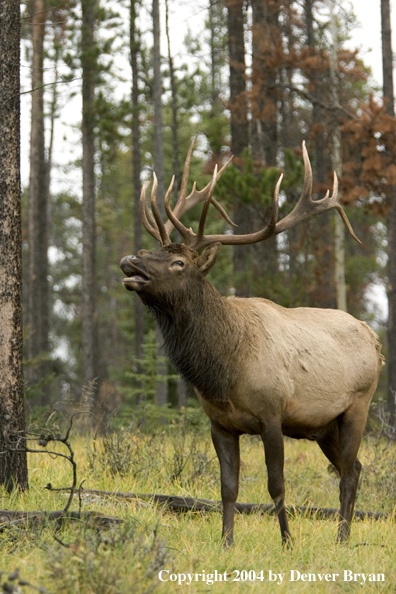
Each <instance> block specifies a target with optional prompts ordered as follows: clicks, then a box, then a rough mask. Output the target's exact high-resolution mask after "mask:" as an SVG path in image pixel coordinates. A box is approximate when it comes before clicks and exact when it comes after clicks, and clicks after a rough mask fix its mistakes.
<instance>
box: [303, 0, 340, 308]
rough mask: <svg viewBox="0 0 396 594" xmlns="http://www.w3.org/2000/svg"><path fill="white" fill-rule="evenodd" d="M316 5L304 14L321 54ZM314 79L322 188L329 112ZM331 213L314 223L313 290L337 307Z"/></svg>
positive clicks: (308, 0) (322, 303) (314, 76)
mask: <svg viewBox="0 0 396 594" xmlns="http://www.w3.org/2000/svg"><path fill="white" fill-rule="evenodd" d="M313 5H314V0H305V3H304V15H305V23H306V31H307V45H308V47H309V48H310V49H311V52H312V54H313V55H315V54H316V55H318V52H320V50H318V49H317V43H316V40H315V34H314V26H313V22H314V16H313ZM310 78H311V81H312V86H313V88H312V92H311V94H312V97H313V101H312V127H311V128H312V131H313V132H312V135H313V141H314V155H315V159H314V168H315V179H316V180H317V182H318V184H319V187H320V188H321V187H322V186H324V185H325V182H326V171H327V165H326V155H325V146H326V139H325V135H324V128H325V121H324V118H325V114H324V113H323V108H322V107H321V106H320V104H319V101H320V100H321V99H323V98H322V97H321V94H322V91H321V77H320V74H319V73H318V72H316V71H315V70H312V72H310ZM330 220H331V219H330V214H329V213H324V214H323V216H321V217H317V219H316V220H315V221H313V222H312V227H313V229H314V233H315V235H314V247H315V248H316V250H319V251H320V258H317V264H316V270H315V277H316V288H315V291H314V292H313V300H314V304H315V306H316V307H326V308H335V307H336V299H335V291H334V284H335V283H334V262H333V250H332V241H331V233H330Z"/></svg>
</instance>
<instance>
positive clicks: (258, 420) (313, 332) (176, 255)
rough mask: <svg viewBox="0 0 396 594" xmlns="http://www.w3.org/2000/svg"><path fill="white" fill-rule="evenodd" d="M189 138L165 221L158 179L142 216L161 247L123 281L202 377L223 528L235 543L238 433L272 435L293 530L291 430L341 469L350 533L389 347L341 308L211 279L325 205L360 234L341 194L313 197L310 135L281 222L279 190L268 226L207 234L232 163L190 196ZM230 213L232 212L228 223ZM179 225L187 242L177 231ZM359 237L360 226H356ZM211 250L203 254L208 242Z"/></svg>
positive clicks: (269, 448)
mask: <svg viewBox="0 0 396 594" xmlns="http://www.w3.org/2000/svg"><path fill="white" fill-rule="evenodd" d="M192 150H193V144H192V145H191V147H190V151H189V154H188V157H187V159H186V165H185V168H184V174H183V180H182V187H181V191H180V198H179V200H178V203H177V204H176V206H175V208H174V210H173V211H172V210H171V209H170V207H169V196H170V194H171V191H172V184H171V186H170V188H169V190H168V192H167V195H166V196H165V207H166V212H167V215H168V218H169V220H168V222H167V223H166V225H165V224H164V223H163V221H162V220H161V217H160V215H159V212H158V207H157V203H156V180H155V176H154V185H153V190H152V195H151V205H152V214H151V212H150V211H149V209H148V206H147V203H146V198H145V194H146V190H147V185H148V184H145V186H144V187H143V190H142V196H141V218H142V221H143V224H144V225H145V227H146V229H147V230H148V231H149V233H151V235H153V236H154V237H155V238H156V239H157V240H158V241H159V242H160V243H161V244H162V247H160V249H158V251H156V252H155V253H151V252H148V251H145V250H142V251H140V252H139V254H138V255H135V256H126V257H125V258H123V259H122V260H121V264H120V265H121V268H122V270H123V272H124V274H125V275H126V277H127V278H125V279H124V281H123V283H124V286H125V287H126V288H127V289H128V290H130V291H136V292H137V293H138V295H139V297H140V298H141V299H142V301H143V303H144V304H145V305H146V306H147V307H148V308H149V309H150V310H151V311H152V312H153V314H154V316H155V318H156V320H157V322H158V324H159V326H160V329H161V332H162V335H163V338H164V344H165V348H166V350H167V353H168V355H169V357H170V359H171V360H172V362H173V363H174V365H175V366H176V368H177V369H178V371H179V373H180V374H181V375H182V377H183V378H184V379H185V380H186V381H187V382H189V383H190V384H192V385H193V386H194V388H195V391H196V393H197V395H198V398H199V400H200V402H201V404H202V406H203V408H204V410H205V412H206V413H207V415H208V416H209V418H210V421H211V431H212V439H213V443H214V447H215V449H216V452H217V456H218V458H219V462H220V470H221V498H222V502H223V537H224V539H225V543H226V544H227V545H230V544H232V542H233V530H234V506H235V502H236V500H237V495H238V482H239V466H240V454H239V437H240V435H241V434H244V433H247V434H250V435H260V436H261V438H262V440H263V443H264V451H265V462H266V466H267V473H268V490H269V493H270V495H271V497H272V499H273V501H274V504H275V507H276V512H277V514H278V518H279V524H280V530H281V535H282V541H283V542H284V543H287V542H289V540H290V538H291V535H290V531H289V526H288V520H287V516H286V510H285V503H284V500H285V488H284V477H283V464H284V449H283V435H287V436H290V437H294V438H297V439H300V438H305V439H310V440H314V441H316V442H317V443H318V445H319V447H320V448H321V449H322V451H323V453H324V454H325V456H326V457H327V458H328V459H329V460H330V462H331V463H332V464H333V465H334V466H335V468H336V469H337V470H338V472H339V475H340V503H341V506H340V523H339V528H338V540H339V541H344V540H347V539H348V538H349V533H350V523H351V520H352V515H353V508H354V503H355V497H356V490H357V485H358V480H359V474H360V470H361V464H360V462H359V460H358V459H357V454H358V450H359V447H360V443H361V439H362V435H363V431H364V428H365V424H366V420H367V414H368V409H369V405H370V401H371V398H372V396H373V394H374V392H375V389H376V386H377V382H378V378H379V374H380V369H381V365H382V356H381V354H380V344H379V343H378V341H377V339H376V336H375V334H374V333H373V332H372V331H371V330H370V328H369V327H368V326H367V325H366V324H364V323H363V322H360V321H358V320H356V319H355V318H353V317H352V316H350V315H348V314H347V313H344V312H342V311H337V310H331V309H314V308H295V309H285V308H283V307H281V306H279V305H276V304H275V303H272V302H271V301H268V300H266V299H256V298H246V299H244V298H224V297H222V296H221V295H220V294H219V293H218V292H217V291H216V289H215V288H214V287H213V286H212V285H211V284H210V283H209V282H208V281H207V279H206V278H205V276H206V274H207V273H208V271H209V270H210V269H211V267H212V266H213V265H214V263H215V261H216V257H217V254H218V252H219V250H220V248H221V245H222V244H228V245H230V244H248V243H253V242H257V241H262V240H264V239H266V238H267V237H269V236H271V235H273V234H277V233H280V232H282V231H284V230H286V229H288V228H290V227H292V226H293V225H295V224H297V223H298V222H299V221H301V220H303V219H305V218H307V217H309V216H311V215H313V214H316V213H319V212H324V211H326V210H329V209H331V208H336V209H337V210H338V211H339V212H340V214H341V216H342V218H343V220H344V222H345V224H346V226H347V228H348V230H349V231H350V233H351V234H352V235H353V236H354V234H353V231H352V228H351V227H350V224H349V221H348V219H347V218H346V215H345V213H344V211H343V210H342V208H341V206H340V204H339V203H338V202H337V179H336V177H335V178H334V192H333V195H332V196H331V197H329V196H328V195H326V197H325V198H323V199H322V200H317V201H313V200H312V195H311V193H312V172H311V167H310V163H309V159H308V155H307V152H306V149H305V146H304V145H303V156H304V164H305V178H304V188H303V192H302V195H301V197H300V200H299V202H298V203H297V205H296V207H295V208H294V210H293V211H292V213H290V214H289V215H287V216H286V217H285V218H284V219H282V220H281V221H280V222H278V221H277V216H278V194H279V187H280V181H281V180H279V182H278V184H277V188H276V191H275V196H274V205H273V213H272V218H271V221H270V223H269V224H268V225H267V227H266V228H265V229H263V230H262V231H259V232H257V233H252V234H250V235H215V236H205V235H204V225H205V219H206V214H207V211H208V208H209V204H210V203H212V204H214V205H215V206H216V208H217V209H218V210H219V211H220V212H221V213H222V215H223V216H224V217H225V218H227V220H228V221H229V219H228V217H227V215H226V213H225V212H224V211H223V209H222V207H221V206H220V205H219V204H218V203H217V202H216V201H215V200H214V198H213V190H214V186H215V183H216V181H217V179H218V178H219V176H220V175H221V173H222V170H223V169H224V168H225V167H226V166H227V165H228V163H227V164H226V165H225V166H224V167H223V168H222V170H220V172H219V173H217V170H215V173H214V176H213V180H212V182H211V183H210V184H208V186H207V187H206V188H205V189H204V190H202V191H201V192H198V191H197V190H196V188H195V185H194V187H193V191H192V193H191V194H190V196H188V197H186V188H187V178H188V169H189V162H190V158H191V154H192ZM200 201H204V206H203V210H202V215H201V220H200V223H199V228H198V232H197V234H196V235H195V234H194V233H193V232H192V230H191V229H187V228H186V227H184V225H182V223H181V222H180V221H179V218H180V216H181V215H182V214H183V212H185V211H186V210H187V209H189V208H191V207H192V206H194V205H195V204H197V203H198V202H200ZM229 222H230V221H229ZM173 226H174V227H176V228H177V229H178V231H179V232H180V233H181V235H182V237H183V238H184V242H185V243H183V244H175V243H172V242H171V240H170V238H169V236H170V232H171V230H172V228H173ZM354 237H355V236H354ZM202 248H205V249H204V250H203V252H202V253H201V254H199V251H200V250H201V249H202Z"/></svg>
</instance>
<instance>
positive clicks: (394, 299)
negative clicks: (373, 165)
mask: <svg viewBox="0 0 396 594" xmlns="http://www.w3.org/2000/svg"><path fill="white" fill-rule="evenodd" d="M381 32H382V76H383V94H384V99H385V100H386V101H387V103H386V111H387V113H388V114H389V115H391V116H392V117H395V96H394V89H393V54H392V30H391V20H390V2H389V0H381ZM387 226H388V308H389V318H388V398H387V408H388V412H389V413H390V423H391V424H392V425H393V426H396V187H393V188H392V197H391V203H390V211H389V213H388V217H387Z"/></svg>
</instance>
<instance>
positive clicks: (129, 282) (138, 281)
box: [122, 270, 150, 291]
mask: <svg viewBox="0 0 396 594" xmlns="http://www.w3.org/2000/svg"><path fill="white" fill-rule="evenodd" d="M124 272H125V274H127V278H124V280H123V281H122V283H123V285H124V287H125V288H126V289H129V290H130V291H133V290H135V289H136V288H137V287H142V286H143V285H145V284H147V283H148V282H150V280H149V279H148V278H147V276H146V275H145V274H143V273H142V272H140V271H139V272H133V271H132V270H131V271H130V272H129V271H128V272H127V271H124Z"/></svg>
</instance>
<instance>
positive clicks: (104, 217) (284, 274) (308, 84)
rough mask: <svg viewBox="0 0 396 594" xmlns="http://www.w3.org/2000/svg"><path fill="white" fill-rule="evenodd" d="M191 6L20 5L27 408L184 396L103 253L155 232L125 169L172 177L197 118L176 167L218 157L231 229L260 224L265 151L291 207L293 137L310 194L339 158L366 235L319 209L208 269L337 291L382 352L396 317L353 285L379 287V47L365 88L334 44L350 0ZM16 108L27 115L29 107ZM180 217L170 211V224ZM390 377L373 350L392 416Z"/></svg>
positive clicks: (302, 302)
mask: <svg viewBox="0 0 396 594" xmlns="http://www.w3.org/2000/svg"><path fill="white" fill-rule="evenodd" d="M384 4H386V3H384ZM189 5H190V7H191V9H192V10H191V14H192V15H193V16H192V17H191V18H189V19H187V18H185V20H184V21H181V24H179V25H178V26H177V28H176V27H175V26H172V18H173V16H174V15H175V13H176V12H177V10H178V9H179V7H178V5H177V4H176V3H174V2H170V1H169V3H168V2H166V3H159V4H158V2H156V0H154V2H153V4H152V5H151V4H150V6H148V5H147V4H146V3H140V2H138V1H135V0H131V2H130V3H128V2H118V3H114V4H112V3H106V5H104V4H103V3H99V2H97V1H96V0H83V1H82V3H76V2H74V1H73V0H72V1H64V2H61V3H58V1H57V2H55V1H54V2H53V3H51V2H49V1H48V0H46V1H44V0H31V2H28V3H26V4H23V7H22V37H23V41H22V82H23V89H22V91H23V93H25V94H22V98H23V102H24V103H23V105H24V106H25V107H24V109H25V114H26V111H27V110H31V114H32V117H31V121H30V125H29V136H30V139H29V141H28V140H27V133H26V129H25V131H23V130H22V138H23V139H25V140H23V145H22V155H23V154H25V156H26V153H27V150H29V176H27V175H26V173H25V175H23V180H24V182H25V183H24V185H23V239H24V244H23V249H24V252H23V256H24V257H23V261H24V279H23V286H24V311H25V324H24V328H25V330H24V331H25V345H26V352H25V373H26V381H27V392H26V394H27V402H28V404H29V412H30V413H31V414H33V416H34V415H39V414H40V412H41V411H42V410H43V409H45V410H48V408H51V407H52V406H54V405H58V404H59V402H65V401H69V400H76V401H79V400H80V399H81V394H82V392H84V394H85V398H88V399H89V400H90V402H91V403H92V404H93V405H94V407H95V410H96V411H99V410H100V411H102V412H103V415H102V416H103V418H104V419H105V418H106V419H107V418H108V417H109V414H111V413H117V415H118V417H119V418H120V417H121V418H127V417H128V415H129V414H130V411H131V409H133V408H135V407H136V405H137V404H139V403H147V402H149V403H155V404H160V405H168V406H170V407H173V408H178V407H181V406H186V405H191V406H195V404H196V401H195V397H194V395H193V394H192V392H191V390H190V389H189V387H188V386H185V385H184V383H183V382H181V381H180V379H179V378H178V377H177V376H176V374H175V371H174V370H173V369H172V368H171V366H170V365H169V364H168V362H167V361H166V360H165V358H164V356H163V353H162V352H161V348H160V337H159V336H158V333H157V331H156V329H155V327H154V323H153V320H152V319H151V317H149V316H148V315H147V316H146V314H145V313H144V312H143V310H142V308H141V305H140V302H139V301H138V300H135V296H131V294H130V293H127V292H126V291H125V290H123V287H122V286H121V283H120V281H121V279H122V273H121V272H120V270H119V267H118V262H119V260H120V258H121V257H122V256H124V255H126V254H130V253H134V252H135V251H136V249H139V247H145V248H148V249H155V245H154V240H153V239H152V238H150V237H148V236H146V234H144V233H142V230H141V225H140V220H139V217H138V216H137V209H136V204H137V201H138V198H139V195H140V188H141V183H142V181H144V180H145V179H147V178H148V177H149V176H150V174H151V171H152V170H155V171H156V173H157V175H158V178H159V195H160V196H161V195H162V196H163V195H164V192H165V190H164V189H165V188H166V187H168V185H169V183H170V179H171V176H172V175H173V174H174V175H175V176H176V184H175V185H176V187H177V186H178V185H179V184H180V179H181V172H182V168H183V161H184V158H185V155H186V153H187V150H188V147H189V144H190V142H191V139H192V138H193V137H194V136H195V135H197V134H198V140H197V143H196V150H195V153H194V158H193V162H192V165H191V175H190V185H191V183H192V181H193V180H196V181H197V184H198V187H203V185H205V184H206V183H207V181H208V180H209V179H210V176H211V174H212V172H213V169H214V166H215V165H216V164H218V165H221V164H222V163H224V162H225V160H226V159H227V158H228V156H229V155H230V153H232V154H234V156H235V157H234V161H233V165H231V166H230V167H229V168H228V169H227V171H226V173H225V174H223V176H222V178H221V180H220V181H219V183H218V186H217V192H218V195H217V197H218V199H220V201H221V202H222V204H223V205H224V206H225V208H226V209H227V211H228V212H229V214H230V216H231V218H232V219H233V220H234V221H235V222H236V223H237V224H238V226H239V230H238V232H251V231H254V230H257V229H258V228H261V227H262V226H263V225H265V224H266V222H267V221H268V217H269V213H270V204H271V199H272V194H273V191H274V187H275V183H276V181H277V178H278V176H279V173H280V171H281V170H282V171H284V173H285V177H284V181H283V184H282V194H281V199H282V200H281V216H284V215H285V214H287V212H289V211H290V210H291V209H292V208H293V206H294V204H295V203H296V201H297V199H298V196H299V193H300V191H301V187H302V182H303V165H302V156H301V143H302V141H303V140H305V141H306V142H307V146H308V150H309V153H310V156H311V160H312V164H313V172H314V182H315V183H314V197H321V196H322V195H324V193H325V191H326V190H327V189H328V188H330V189H331V187H332V183H333V180H332V171H333V169H335V170H337V173H338V175H339V178H340V191H341V194H342V201H343V203H344V204H345V208H346V211H347V214H348V217H349V219H350V221H351V223H352V226H353V227H354V229H355V232H356V233H357V235H358V236H359V237H360V238H361V239H362V242H363V243H362V245H358V244H356V243H355V242H354V241H353V240H352V239H351V238H349V237H345V238H343V234H341V235H340V229H339V226H338V225H337V223H336V221H337V219H336V218H335V217H334V216H332V215H321V216H320V217H318V218H317V219H315V220H312V221H309V222H307V223H304V224H303V225H301V226H300V227H299V228H298V229H296V230H294V229H293V230H291V231H290V232H288V233H287V234H284V235H283V236H279V237H277V238H274V239H272V240H270V241H267V242H265V244H258V245H256V246H244V247H241V248H237V247H236V248H234V249H233V251H231V249H229V248H225V249H223V250H222V254H221V258H220V260H219V264H218V266H217V267H216V268H215V269H214V271H213V272H212V273H211V281H212V282H213V284H214V285H215V286H216V287H217V289H218V290H219V291H220V292H221V293H222V294H224V295H230V294H236V295H244V296H245V295H246V296H249V295H256V296H261V297H266V298H269V299H272V300H274V301H276V302H277V303H280V304H281V305H284V306H287V307H297V306H313V307H337V306H338V307H342V308H347V309H348V311H349V312H350V313H352V314H353V315H355V316H357V317H358V318H360V319H363V320H365V321H367V322H369V323H370V324H372V325H373V326H374V328H375V330H376V331H377V332H378V333H379V334H380V337H381V340H382V341H383V342H384V343H385V354H387V352H388V344H389V345H390V348H389V351H390V352H389V357H388V359H389V360H392V359H391V357H392V354H391V353H392V352H393V353H394V355H393V356H394V357H396V352H395V351H396V349H395V348H394V347H393V348H391V347H392V340H394V342H395V344H396V337H394V334H395V332H396V331H395V329H393V328H392V327H391V326H388V325H387V320H385V319H384V317H383V310H380V309H377V308H376V307H375V306H374V305H373V300H372V298H371V297H370V296H371V295H372V294H373V287H378V286H382V287H385V289H386V288H387V289H388V295H390V297H389V299H390V300H391V298H392V295H393V293H392V290H391V289H389V287H391V286H392V282H391V280H390V272H391V266H389V263H390V262H391V261H392V255H393V253H394V252H395V250H392V249H391V241H390V240H389V237H391V238H392V237H394V236H395V233H394V231H392V229H393V226H392V225H393V220H394V218H395V217H393V216H392V206H393V204H394V203H395V202H396V200H395V199H394V198H395V184H396V165H395V153H396V142H395V120H394V111H393V98H392V97H393V95H392V97H390V95H389V85H388V91H386V88H385V87H386V81H387V80H388V78H389V76H392V59H391V62H390V73H389V67H388V72H385V75H384V89H381V88H380V87H379V86H378V85H377V83H376V82H375V81H374V79H373V77H372V73H371V71H370V68H369V67H368V66H367V65H366V64H365V63H364V57H362V55H361V54H360V53H359V51H358V50H355V49H354V48H353V46H352V45H351V36H352V35H353V31H354V28H355V27H356V24H357V22H356V16H355V15H354V13H353V6H352V5H350V4H348V3H344V2H342V3H337V2H335V3H332V2H328V1H326V2H324V1H321V0H304V2H295V1H293V0H284V1H282V2H273V1H271V0H268V1H267V2H260V1H258V0H251V1H250V2H247V3H245V2H242V1H239V0H228V1H227V2H216V1H215V0H209V1H208V2H207V4H206V5H205V6H204V5H201V4H198V3H189ZM388 6H389V4H388ZM377 8H378V11H380V7H379V6H378V7H377ZM372 10H374V7H372ZM194 11H195V13H194ZM194 14H195V15H196V16H195V17H194ZM179 18H180V17H179ZM179 23H180V21H179ZM161 30H162V40H163V43H162V44H161V43H160V40H161V33H160V31H161ZM164 42H165V43H164ZM368 43H372V40H371V39H369V40H368ZM175 48H177V49H175ZM383 51H384V48H383ZM175 53H177V55H175ZM161 54H162V55H161ZM387 77H388V78H387ZM391 88H392V93H393V86H392V85H391ZM31 89H36V90H34V91H33V92H31ZM384 96H385V100H384ZM81 106H82V110H81ZM61 122H63V123H62V125H61ZM65 122H67V123H66V125H65ZM22 123H23V124H24V125H25V128H27V118H26V115H25V116H23V119H22ZM28 146H29V149H27V147H28ZM24 162H25V163H26V158H25V159H23V163H24ZM27 177H29V179H27ZM196 217H197V213H196V212H195V213H194V212H193V213H191V214H189V215H188V216H186V217H185V219H186V220H187V224H188V225H192V226H194V221H195V220H196ZM210 225H211V229H210V230H209V232H214V231H216V232H220V230H223V231H224V227H225V230H226V232H232V229H231V228H228V227H227V225H225V224H224V221H223V220H222V219H221V218H220V217H219V215H218V213H217V212H215V211H213V212H211V215H210ZM392 233H393V235H392ZM343 254H344V255H343ZM388 257H389V258H390V259H389V260H388ZM395 257H396V253H395V254H394V256H393V258H395ZM343 261H344V265H343V264H342V263H343ZM340 279H341V280H340ZM394 286H396V282H395V283H394ZM391 311H392V307H391ZM392 337H394V338H392ZM392 349H393V350H392ZM389 368H390V369H391V370H392V369H393V367H392V366H390V367H389ZM394 368H395V369H396V366H394ZM395 373H396V372H395ZM392 382H393V383H392ZM394 385H395V388H396V384H395V380H394V379H392V378H391V377H389V374H388V373H387V368H385V372H384V376H383V378H382V380H381V383H380V386H379V390H378V392H377V396H376V402H375V405H374V406H375V407H376V410H378V407H379V406H380V405H381V403H382V404H384V403H386V402H387V410H388V412H389V413H390V414H391V417H392V415H394V406H395V405H394V401H395V399H394V394H395V388H394V387H393V386H394ZM82 386H84V389H82ZM99 416H100V415H99Z"/></svg>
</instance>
